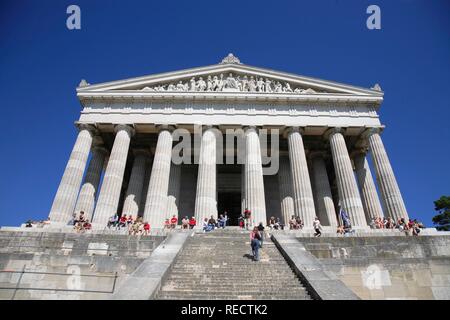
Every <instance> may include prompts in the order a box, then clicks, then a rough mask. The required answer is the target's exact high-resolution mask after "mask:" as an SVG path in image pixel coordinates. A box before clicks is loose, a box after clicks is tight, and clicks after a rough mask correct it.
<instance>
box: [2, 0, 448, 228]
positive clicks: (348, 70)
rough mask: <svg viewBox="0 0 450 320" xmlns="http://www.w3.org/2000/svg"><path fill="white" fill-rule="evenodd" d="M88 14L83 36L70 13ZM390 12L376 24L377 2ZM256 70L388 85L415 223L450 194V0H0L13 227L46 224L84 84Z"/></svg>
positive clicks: (392, 149) (6, 190) (8, 210)
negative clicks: (234, 62)
mask: <svg viewBox="0 0 450 320" xmlns="http://www.w3.org/2000/svg"><path fill="white" fill-rule="evenodd" d="M70 4H76V5H78V6H79V7H80V8H81V30H68V29H67V28H66V18H67V16H68V15H67V14H66V8H67V7H68V6H69V5H70ZM370 4H377V5H378V6H380V8H381V30H369V29H367V27H366V19H367V17H368V16H369V15H368V14H367V13H366V8H367V7H368V6H369V5H370ZM229 52H233V53H234V54H235V55H237V56H238V57H239V58H240V59H241V61H242V62H243V63H246V64H249V65H254V66H260V67H267V68H270V69H276V70H281V71H287V72H291V73H297V74H300V75H305V76H311V77H317V78H322V79H326V80H334V81H337V82H343V83H348V84H353V85H357V86H363V87H372V86H373V85H374V84H375V83H380V85H381V87H382V89H383V91H385V101H384V103H383V104H382V106H381V109H380V116H381V121H382V123H383V124H385V125H386V130H385V131H384V133H383V135H382V138H383V141H384V144H385V146H386V149H387V151H388V154H389V157H390V160H391V164H392V166H393V168H394V172H395V174H396V177H397V181H398V183H399V186H400V189H401V191H402V194H403V198H404V200H405V203H406V207H407V209H408V211H409V214H410V216H411V217H417V218H420V219H422V220H423V221H424V222H425V223H426V224H428V225H429V224H431V217H432V216H433V215H434V206H433V201H434V200H436V199H437V198H439V197H440V196H441V195H450V170H449V159H450V148H449V144H450V143H449V141H450V128H449V126H450V97H449V92H450V90H449V88H450V1H446V0H444V1H431V0H426V1H425V0H423V1H413V0H409V1H406V0H404V1H392V0H391V1H361V0H359V1H357V0H345V1H344V0H328V1H325V0H324V1H318V0H315V1H299V0H295V1H283V0H277V1H261V0H259V1H243V0H241V1H234V0H228V1H211V0H209V1H134V0H127V1H112V0H108V1H106V0H105V1H100V0H89V1H81V0H72V1H61V0H59V1H49V0H45V1H37V0H34V1H26V0H21V1H17V0H11V1H6V0H2V1H1V2H0V97H1V100H0V106H1V113H0V114H1V119H2V125H3V126H2V127H1V128H2V133H1V134H0V150H1V153H0V168H1V170H2V171H1V173H2V174H1V180H0V225H18V224H20V223H22V222H23V221H25V220H27V219H28V218H33V219H43V218H46V217H47V215H48V212H49V210H50V207H51V204H52V200H53V197H54V194H55V192H56V189H57V187H58V184H59V181H60V179H61V176H62V173H63V171H64V168H65V165H66V163H67V160H68V157H69V154H70V152H71V149H72V147H73V143H74V141H75V138H76V134H77V131H76V129H75V127H74V125H73V123H74V121H76V120H77V119H78V117H79V112H80V104H79V102H78V100H77V98H76V95H75V88H76V86H77V85H78V83H79V82H80V79H82V78H86V79H87V80H88V82H90V83H98V82H104V81H111V80H119V79H123V78H129V77H135V76H142V75H147V74H153V73H158V72H165V71H172V70H178V69H184V68H190V67H197V66H203V65H210V64H215V63H217V62H219V61H220V59H222V58H223V57H224V56H225V55H226V54H227V53H229Z"/></svg>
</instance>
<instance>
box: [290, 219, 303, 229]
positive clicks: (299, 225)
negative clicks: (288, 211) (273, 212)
mask: <svg viewBox="0 0 450 320" xmlns="http://www.w3.org/2000/svg"><path fill="white" fill-rule="evenodd" d="M303 227H304V224H303V221H302V219H300V217H298V216H297V217H296V216H291V219H290V220H289V230H301V229H303Z"/></svg>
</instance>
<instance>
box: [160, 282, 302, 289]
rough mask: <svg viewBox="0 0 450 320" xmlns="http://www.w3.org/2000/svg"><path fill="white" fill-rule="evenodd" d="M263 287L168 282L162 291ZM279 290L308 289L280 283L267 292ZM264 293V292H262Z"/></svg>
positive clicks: (243, 284) (260, 286) (250, 284)
mask: <svg viewBox="0 0 450 320" xmlns="http://www.w3.org/2000/svg"><path fill="white" fill-rule="evenodd" d="M193 285H195V289H192V286H193ZM262 287H263V286H262V285H260V284H254V283H248V284H245V283H240V284H236V285H225V284H224V283H223V282H222V283H220V282H214V283H209V282H207V281H206V282H177V283H171V282H166V283H165V284H164V286H163V287H162V288H161V290H162V291H171V290H184V289H186V290H210V289H211V288H219V289H221V290H232V289H237V288H239V289H242V290H251V289H256V290H258V291H261V288H262ZM278 288H283V290H286V291H288V290H294V291H305V290H306V289H305V288H304V287H300V286H298V285H293V284H292V283H291V284H289V283H284V284H283V283H280V284H276V285H274V284H271V287H270V290H269V289H267V290H265V291H276V290H278ZM262 291H264V290H262Z"/></svg>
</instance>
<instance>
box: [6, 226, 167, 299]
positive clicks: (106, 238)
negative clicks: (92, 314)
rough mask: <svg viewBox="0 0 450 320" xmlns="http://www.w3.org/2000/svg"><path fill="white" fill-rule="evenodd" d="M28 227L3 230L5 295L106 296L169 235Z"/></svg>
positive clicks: (99, 297)
mask: <svg viewBox="0 0 450 320" xmlns="http://www.w3.org/2000/svg"><path fill="white" fill-rule="evenodd" d="M17 229H19V228H17ZM24 230H26V231H23V229H22V231H4V230H3V228H2V230H0V299H105V298H107V297H109V296H110V295H111V293H112V292H114V290H115V287H116V286H117V285H119V284H120V283H121V280H122V278H124V276H126V275H127V274H129V273H131V272H133V271H134V270H135V269H136V268H137V267H138V266H139V265H140V264H141V263H142V261H144V260H145V259H146V258H147V257H149V256H150V255H151V253H152V252H153V251H154V249H155V248H156V247H157V246H158V245H159V244H160V243H161V242H162V241H163V240H164V238H165V237H164V236H141V237H137V236H128V235H121V234H95V233H87V234H77V233H73V232H68V233H61V232H52V231H48V230H45V231H42V230H38V229H33V230H31V229H29V228H24Z"/></svg>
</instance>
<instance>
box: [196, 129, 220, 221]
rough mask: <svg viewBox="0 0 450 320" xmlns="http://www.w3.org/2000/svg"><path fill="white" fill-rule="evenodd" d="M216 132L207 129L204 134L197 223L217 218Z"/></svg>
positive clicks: (199, 165) (197, 199)
mask: <svg viewBox="0 0 450 320" xmlns="http://www.w3.org/2000/svg"><path fill="white" fill-rule="evenodd" d="M214 130H215V129H214V128H206V129H205V130H204V131H203V134H202V141H201V145H200V157H199V164H198V176H197V192H196V197H195V219H196V220H197V221H203V219H204V218H209V217H210V216H214V218H217V199H216V190H217V181H216V176H217V169H216V160H217V159H216V148H217V141H216V135H215V133H214Z"/></svg>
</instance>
